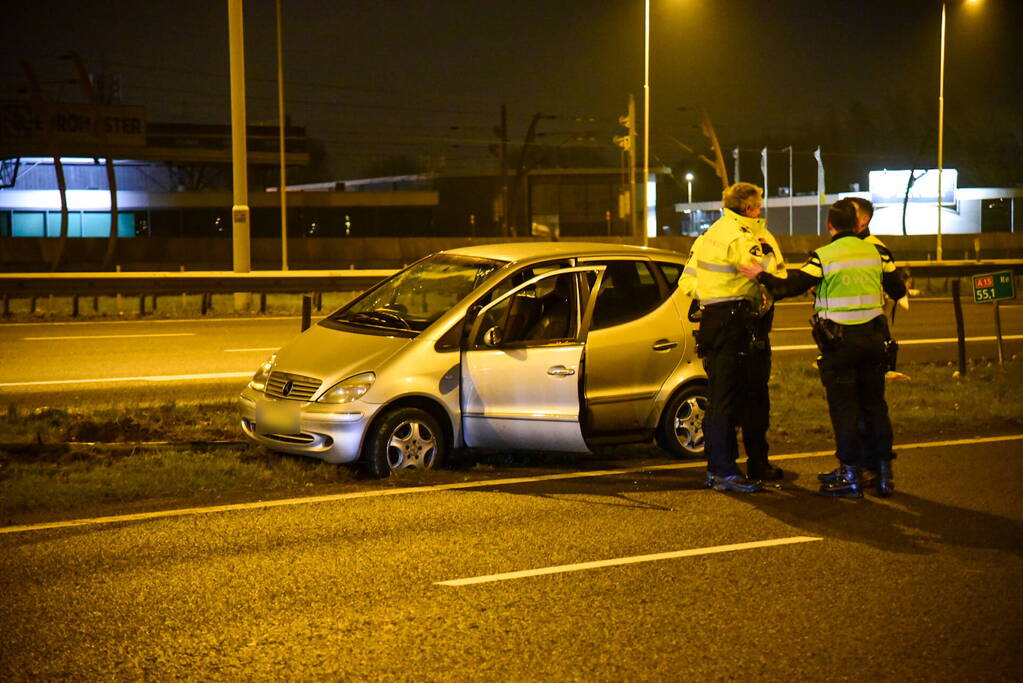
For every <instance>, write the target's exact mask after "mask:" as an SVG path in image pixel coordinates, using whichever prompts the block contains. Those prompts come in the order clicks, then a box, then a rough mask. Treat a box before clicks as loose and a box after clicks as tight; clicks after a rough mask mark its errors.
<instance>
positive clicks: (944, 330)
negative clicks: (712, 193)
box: [0, 299, 1023, 406]
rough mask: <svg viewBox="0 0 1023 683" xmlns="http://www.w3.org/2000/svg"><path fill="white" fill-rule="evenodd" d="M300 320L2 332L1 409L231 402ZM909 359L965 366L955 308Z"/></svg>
mask: <svg viewBox="0 0 1023 683" xmlns="http://www.w3.org/2000/svg"><path fill="white" fill-rule="evenodd" d="M963 308H964V314H965V316H966V325H965V327H966V333H967V337H968V339H969V340H970V341H969V342H968V344H967V353H968V357H972V358H976V357H986V358H994V357H996V355H997V350H996V344H995V342H994V340H993V338H994V334H995V329H994V316H993V309H992V305H990V304H985V305H980V304H973V303H970V302H964V303H963ZM1001 311H1002V314H1001V317H1002V334H1003V335H1004V336H1005V339H1006V341H1005V352H1006V354H1007V355H1008V356H1011V355H1012V354H1023V305H1018V304H1013V305H1003V306H1002V308H1001ZM811 312H812V311H811V307H810V303H809V302H808V301H803V302H795V303H789V302H782V303H780V304H779V306H778V310H777V315H776V317H775V325H774V328H775V329H774V332H773V334H772V344H773V345H774V348H775V353H776V354H777V355H778V356H779V357H786V356H797V355H799V356H805V357H806V358H813V357H814V356H816V355H817V351H816V348H815V347H814V346H813V342H812V340H811V339H810V334H809V330H808V323H807V321H808V319H809V317H810V314H811ZM299 329H300V321H299V319H298V318H291V317H262V318H241V319H238V318H220V319H200V320H194V319H193V320H178V321H173V320H172V321H153V320H143V321H124V322H81V323H7V324H0V401H4V402H7V403H18V404H22V405H26V406H31V405H50V406H57V405H64V404H75V403H86V404H89V405H96V404H100V403H103V402H113V403H116V402H119V401H132V402H139V401H143V402H144V401H147V400H154V401H166V400H171V399H174V400H195V399H197V398H230V397H233V396H235V395H237V392H238V390H239V389H240V388H241V386H242V385H244V383H245V381H246V380H247V379H248V377H250V376H251V374H252V373H253V372H254V371H255V369H256V367H257V366H258V365H259V364H260V363H261V362H262V361H263V360H264V359H266V357H267V356H269V355H270V353H272V352H273V351H274V350H276V349H277V348H279V347H280V346H282V345H284V344H285V343H287V341H288V340H289V339H291V338H292V337H293V336H295V335H296V334H298V332H299ZM894 329H895V334H896V337H897V338H898V339H899V340H900V343H901V348H900V355H899V357H900V359H901V360H902V361H913V360H926V361H955V360H956V358H957V356H956V342H955V336H956V332H955V321H954V317H953V312H952V305H951V302H950V301H949V300H935V299H922V300H916V301H914V302H913V303H912V304H911V307H910V309H909V310H908V311H903V310H900V311H899V313H898V316H897V318H896V324H895V326H894Z"/></svg>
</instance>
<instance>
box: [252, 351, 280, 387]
mask: <svg viewBox="0 0 1023 683" xmlns="http://www.w3.org/2000/svg"><path fill="white" fill-rule="evenodd" d="M276 362H277V354H276V353H275V354H273V355H271V356H270V357H269V358H267V359H266V362H264V363H263V364H262V365H260V366H259V369H258V370H256V374H254V375H253V376H252V379H250V380H249V389H252V390H254V391H266V382H267V380H269V379H270V371H271V370H272V369H273V366H274V363H276Z"/></svg>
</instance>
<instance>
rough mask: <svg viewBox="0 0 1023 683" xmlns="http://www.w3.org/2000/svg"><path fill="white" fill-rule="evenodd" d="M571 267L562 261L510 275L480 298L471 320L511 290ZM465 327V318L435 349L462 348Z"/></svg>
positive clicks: (528, 268)
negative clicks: (539, 276)
mask: <svg viewBox="0 0 1023 683" xmlns="http://www.w3.org/2000/svg"><path fill="white" fill-rule="evenodd" d="M571 265H572V264H571V262H569V261H565V260H560V261H553V262H549V263H541V264H538V265H535V266H529V267H527V268H522V269H520V270H517V271H515V272H514V273H512V274H511V275H509V276H508V277H506V278H504V279H503V280H501V281H500V282H499V283H497V284H496V285H494V287H493V289H491V290H490V291H489V292H487V293H486V294H485V295H484V296H482V297H480V299H479V300H478V301H477V302H476V303H475V304H474V305H473V308H472V310H470V312H469V318H470V319H472V318H473V317H474V316H475V312H476V311H478V310H479V309H480V308H482V307H483V306H486V305H487V304H489V303H490V302H491V301H495V300H496V299H498V298H499V297H500V296H501V295H502V294H505V293H506V292H510V291H511V290H513V289H515V288H516V287H518V286H519V285H520V284H522V283H523V282H526V281H527V280H531V279H532V278H534V277H536V276H537V275H542V274H543V273H548V272H550V271H552V270H557V269H559V268H568V267H570V266H571ZM465 327H466V325H465V318H463V319H462V320H460V321H458V322H457V323H455V324H454V325H452V326H451V329H449V330H448V331H447V332H445V333H444V335H443V336H442V337H441V338H440V339H438V340H437V344H436V346H435V348H436V349H437V350H438V351H455V350H457V349H459V348H461V342H462V337H463V335H464V334H468V330H466V329H465Z"/></svg>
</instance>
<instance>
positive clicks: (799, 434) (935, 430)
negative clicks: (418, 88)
mask: <svg viewBox="0 0 1023 683" xmlns="http://www.w3.org/2000/svg"><path fill="white" fill-rule="evenodd" d="M902 371H903V372H904V373H905V374H906V375H907V376H908V379H907V380H904V381H890V382H889V383H888V402H889V405H890V408H891V415H892V422H893V424H894V427H895V438H896V442H897V443H898V442H910V441H930V440H942V439H956V438H965V437H970V436H986V435H993V434H1008V433H1017V432H1020V431H1023V392H1020V391H1019V390H1018V387H1019V386H1023V362H1019V361H1014V362H1010V363H1006V364H1005V365H1004V366H1001V367H1000V366H998V365H997V364H993V363H989V362H986V361H981V362H975V363H974V364H973V365H972V366H971V368H970V370H969V372H968V373H967V375H966V376H965V377H962V378H959V377H955V376H954V374H953V373H954V368H953V367H952V366H950V365H944V364H940V365H939V364H912V365H907V366H906V367H905V368H902ZM771 396H772V411H771V412H772V428H771V433H770V434H769V439H770V441H771V444H772V451H773V452H775V453H784V452H791V451H796V450H819V449H827V448H830V447H832V444H833V438H832V433H831V426H830V423H829V421H828V416H827V405H826V403H825V401H824V391H823V389H822V388H821V385H820V380H819V377H818V374H817V371H816V369H815V368H814V367H813V366H812V364H811V363H810V362H808V361H805V360H790V359H785V360H780V361H779V360H776V361H775V365H774V371H773V374H772V379H771ZM236 419H237V418H236V409H235V405H234V402H233V401H220V402H209V403H199V404H176V403H167V404H162V405H155V406H148V407H143V406H107V407H104V408H102V409H96V410H92V411H86V410H82V411H69V410H56V409H50V408H44V409H39V410H34V411H30V412H26V413H21V412H19V411H18V409H17V408H14V407H8V409H7V413H6V415H0V442H5V443H6V444H7V445H6V446H4V447H3V449H2V450H0V523H3V524H11V523H23V522H27V521H41V520H44V519H54V518H66V517H69V516H84V515H91V514H114V513H119V512H129V511H137V510H139V509H153V508H159V507H175V506H184V505H197V504H202V505H211V504H219V503H225V502H233V501H238V500H253V499H265V498H273V497H285V496H290V495H302V494H313V493H315V494H320V493H327V492H336V491H341V490H346V489H350V488H359V487H366V486H369V485H370V484H369V483H368V482H363V481H359V478H358V475H357V473H356V472H355V471H354V470H353V469H350V468H346V467H337V466H334V465H328V464H326V463H322V462H319V461H317V460H311V459H305V458H300V457H291V456H285V455H279V454H275V453H271V452H269V451H266V450H264V449H261V448H256V447H252V446H247V445H243V446H233V447H220V448H208V447H197V446H195V445H188V444H189V443H191V442H200V441H217V440H228V441H240V440H241V434H240V432H239V430H238V427H237V426H236V425H237V423H236ZM68 441H101V442H114V443H112V444H110V443H108V444H107V445H103V446H81V445H69V444H67V443H66V442H68ZM140 441H172V442H179V443H182V444H183V445H181V446H178V447H170V448H168V447H160V448H157V447H151V446H149V447H147V446H142V445H138V444H137V443H135V442H140ZM19 444H20V445H19ZM40 444H41V445H40ZM118 444H120V445H118ZM608 459H615V460H618V461H621V460H628V461H632V462H631V464H632V465H638V464H640V463H641V462H644V461H647V460H654V459H663V455H662V454H661V452H660V451H659V450H658V449H657V448H655V447H653V446H648V445H637V446H628V447H617V448H614V449H607V448H604V449H600V451H599V452H598V453H597V454H595V455H592V456H578V457H576V456H566V455H564V454H557V455H544V454H492V455H485V456H480V457H479V458H476V459H474V460H473V461H470V462H468V463H466V464H463V465H462V466H461V467H462V468H461V469H459V470H456V471H449V472H420V473H412V474H410V475H405V476H402V477H394V478H392V479H390V480H387V481H385V482H380V483H374V484H372V485H374V486H408V485H417V484H430V483H441V482H446V481H454V480H464V479H469V478H482V477H487V476H492V474H493V472H495V471H500V470H502V469H512V468H514V469H516V470H517V471H521V470H523V469H528V470H534V469H543V468H550V467H557V468H571V467H587V466H593V464H594V462H595V461H596V460H601V461H606V460H608Z"/></svg>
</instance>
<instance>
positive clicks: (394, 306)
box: [324, 254, 501, 333]
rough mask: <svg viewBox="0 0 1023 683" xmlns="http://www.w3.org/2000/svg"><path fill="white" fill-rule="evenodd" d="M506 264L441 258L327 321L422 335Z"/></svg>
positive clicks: (419, 266) (397, 277)
mask: <svg viewBox="0 0 1023 683" xmlns="http://www.w3.org/2000/svg"><path fill="white" fill-rule="evenodd" d="M500 265H501V264H500V263H499V262H497V261H490V260H484V259H474V258H467V257H464V256H456V255H452V254H435V255H434V256H431V257H429V258H426V259H423V260H422V261H419V262H418V263H415V264H413V265H412V266H410V267H409V268H406V269H405V270H403V271H401V272H400V273H397V274H396V275H393V276H391V277H390V278H388V279H387V280H385V281H384V282H383V283H381V284H380V285H378V286H377V287H375V288H373V289H371V290H370V291H368V292H366V293H365V294H363V295H362V296H360V297H358V298H357V299H355V300H354V301H352V302H351V303H349V304H348V305H346V306H344V307H342V308H341V309H339V310H337V311H335V312H334V313H332V314H331V315H330V316H328V317H327V319H326V320H325V321H324V322H325V323H328V324H329V323H335V324H346V325H351V326H356V327H365V328H376V329H384V330H399V331H407V332H412V333H415V332H421V331H422V330H425V329H426V328H427V327H428V326H429V325H430V323H432V322H433V321H434V320H436V319H437V318H439V317H440V316H442V315H443V314H444V313H447V312H448V311H449V310H450V309H451V308H452V307H453V306H455V305H456V304H457V303H458V302H459V301H461V300H462V299H463V298H465V296H466V295H467V294H469V293H470V292H471V291H472V290H474V289H476V287H478V286H479V285H480V283H481V282H483V280H485V279H486V278H487V276H488V275H490V274H491V273H492V272H493V271H494V270H496V269H497V268H498V267H500Z"/></svg>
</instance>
